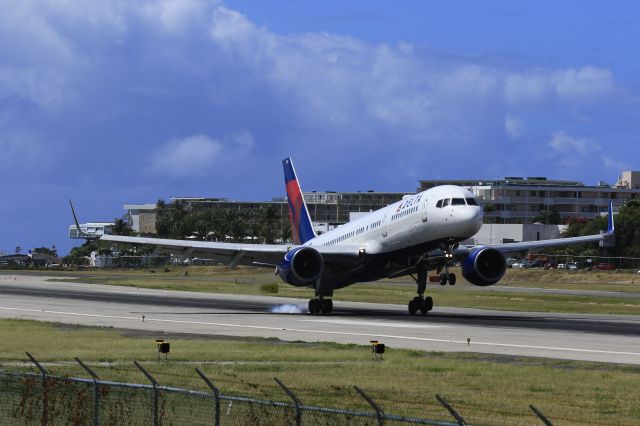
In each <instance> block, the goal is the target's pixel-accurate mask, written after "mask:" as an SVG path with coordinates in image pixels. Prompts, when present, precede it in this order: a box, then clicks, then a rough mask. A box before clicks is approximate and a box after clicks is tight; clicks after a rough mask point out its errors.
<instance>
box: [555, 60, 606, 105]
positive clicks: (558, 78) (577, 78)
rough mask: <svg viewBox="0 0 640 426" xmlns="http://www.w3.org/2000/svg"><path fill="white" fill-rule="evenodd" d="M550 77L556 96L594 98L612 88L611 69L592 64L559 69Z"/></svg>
mask: <svg viewBox="0 0 640 426" xmlns="http://www.w3.org/2000/svg"><path fill="white" fill-rule="evenodd" d="M551 79H552V82H553V86H554V88H555V91H556V92H557V94H558V96H560V97H563V98H569V99H572V98H576V99H581V98H594V97H598V96H602V95H606V94H608V93H611V91H612V90H613V77H612V76H611V71H609V70H605V69H600V68H596V67H593V66H585V67H582V68H580V69H575V68H569V69H565V70H559V71H556V72H554V73H553V74H552V76H551Z"/></svg>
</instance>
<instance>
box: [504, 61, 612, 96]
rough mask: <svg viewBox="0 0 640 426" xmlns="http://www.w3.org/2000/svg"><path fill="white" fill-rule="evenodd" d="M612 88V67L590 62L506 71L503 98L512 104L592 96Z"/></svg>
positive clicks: (609, 91)
mask: <svg viewBox="0 0 640 426" xmlns="http://www.w3.org/2000/svg"><path fill="white" fill-rule="evenodd" d="M613 89H614V82H613V76H612V75H611V71H609V70H607V69H601V68H596V67H593V66H584V67H582V68H579V69H576V68H567V69H560V70H551V71H544V70H534V71H530V72H520V73H508V74H506V76H505V79H504V96H505V99H506V100H507V101H508V102H509V103H511V104H514V105H520V104H527V103H533V102H544V101H549V100H553V99H559V100H583V101H584V100H593V99H596V98H598V97H600V96H605V95H608V94H610V93H612V91H613Z"/></svg>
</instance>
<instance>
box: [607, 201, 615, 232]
mask: <svg viewBox="0 0 640 426" xmlns="http://www.w3.org/2000/svg"><path fill="white" fill-rule="evenodd" d="M615 230H616V226H615V224H614V223H613V202H612V201H609V218H608V220H607V235H613V233H614V232H615Z"/></svg>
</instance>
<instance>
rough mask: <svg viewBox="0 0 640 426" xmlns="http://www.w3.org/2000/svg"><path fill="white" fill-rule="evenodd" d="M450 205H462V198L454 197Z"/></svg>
mask: <svg viewBox="0 0 640 426" xmlns="http://www.w3.org/2000/svg"><path fill="white" fill-rule="evenodd" d="M451 205H453V206H464V198H454V199H453V200H451Z"/></svg>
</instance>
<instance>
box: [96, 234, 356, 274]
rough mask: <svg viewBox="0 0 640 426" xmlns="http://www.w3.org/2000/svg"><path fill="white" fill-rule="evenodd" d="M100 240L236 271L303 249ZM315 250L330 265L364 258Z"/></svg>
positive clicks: (352, 249) (348, 251)
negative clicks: (152, 248)
mask: <svg viewBox="0 0 640 426" xmlns="http://www.w3.org/2000/svg"><path fill="white" fill-rule="evenodd" d="M100 240H101V241H111V242H116V243H127V244H146V245H152V246H156V247H157V249H158V251H160V252H162V253H166V254H175V255H181V256H189V257H199V258H203V259H211V260H214V261H217V262H220V263H224V264H228V265H229V266H230V267H232V268H233V267H235V266H238V265H251V266H264V267H275V266H276V265H277V264H278V263H279V262H280V261H281V260H282V259H283V257H284V255H285V254H286V253H287V252H288V251H289V250H291V249H293V248H296V247H300V246H299V245H286V244H242V243H221V242H213V241H197V240H193V241H192V240H175V239H163V238H147V237H126V236H121V235H103V236H102V237H100ZM313 248H314V249H316V250H318V251H319V252H320V253H321V254H322V256H323V258H324V259H325V263H328V264H332V263H344V262H353V261H356V260H357V259H358V258H359V257H361V253H360V247H358V246H313Z"/></svg>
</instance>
